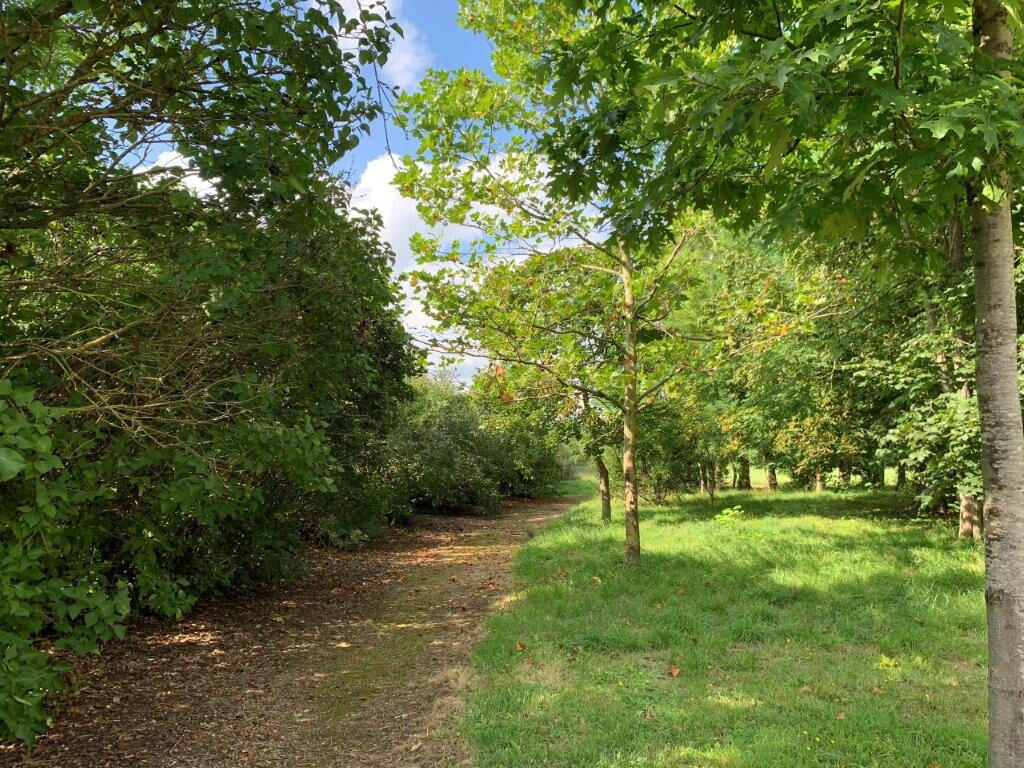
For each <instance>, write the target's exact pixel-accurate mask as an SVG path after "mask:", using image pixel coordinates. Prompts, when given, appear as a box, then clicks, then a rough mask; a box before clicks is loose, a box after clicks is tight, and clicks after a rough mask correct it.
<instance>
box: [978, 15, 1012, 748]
mask: <svg viewBox="0 0 1024 768" xmlns="http://www.w3.org/2000/svg"><path fill="white" fill-rule="evenodd" d="M973 15H974V18H973V28H974V29H973V31H974V42H975V46H976V48H977V49H978V56H979V58H981V57H984V56H991V57H993V58H995V59H1007V58H1010V56H1011V55H1012V53H1013V35H1012V33H1011V31H1010V27H1009V24H1008V22H1007V9H1006V7H1005V6H1004V5H1003V3H1001V2H999V1H998V0H974V5H973ZM1007 76H1008V73H1007ZM1001 164H1002V158H1001V157H1000V156H999V155H998V154H997V155H996V156H995V157H993V158H991V159H990V167H992V168H993V170H994V171H995V172H996V174H997V176H996V177H997V179H998V181H999V184H1000V185H1001V186H1002V191H1003V196H1002V199H1001V200H1000V201H999V203H998V204H997V205H996V206H994V207H986V206H985V204H984V201H983V200H982V199H980V197H979V195H978V194H976V191H975V194H974V195H972V200H971V228H972V230H973V233H974V307H975V334H976V341H975V343H976V345H977V347H976V348H977V387H978V410H979V413H980V416H981V470H982V479H983V484H984V488H985V506H984V517H985V523H986V525H985V537H986V545H985V605H986V612H987V615H988V651H989V677H988V734H989V735H988V739H989V741H988V745H989V751H988V754H989V763H988V764H989V766H990V768H1021V766H1024V422H1022V419H1021V407H1020V385H1019V382H1018V380H1017V307H1016V295H1015V288H1014V253H1013V222H1012V220H1011V204H1012V201H1011V199H1010V185H1009V183H1008V180H1007V178H1006V175H1005V173H1003V172H1002V170H1001V168H1000V166H1001Z"/></svg>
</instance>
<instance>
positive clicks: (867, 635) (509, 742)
mask: <svg viewBox="0 0 1024 768" xmlns="http://www.w3.org/2000/svg"><path fill="white" fill-rule="evenodd" d="M735 505H740V506H742V507H743V508H744V513H743V514H741V515H739V516H738V517H735V518H729V516H721V517H719V518H718V519H715V517H714V516H713V515H712V512H711V510H710V509H709V506H708V503H707V500H706V499H698V498H693V499H687V500H686V501H685V502H684V503H683V504H682V505H680V506H677V507H671V508H668V507H662V508H654V509H649V510H647V511H646V513H645V514H644V520H643V527H642V539H643V547H644V555H643V562H642V565H641V566H640V568H639V569H628V568H626V567H624V566H623V565H622V564H621V550H622V533H621V517H620V518H619V519H617V520H616V524H615V525H613V526H611V527H602V526H601V525H600V523H599V522H598V517H599V508H598V506H597V504H595V502H593V501H591V502H587V503H585V504H583V505H581V506H579V507H577V508H576V509H575V510H573V511H572V512H570V513H569V514H568V515H567V516H565V517H564V518H563V519H561V520H559V521H557V522H556V523H554V524H553V525H551V526H549V527H548V528H547V529H545V530H544V531H542V532H541V533H540V534H539V535H538V536H537V537H536V538H534V539H533V540H532V541H531V542H530V543H529V544H528V545H527V546H526V547H525V548H524V549H523V550H522V551H521V553H520V555H519V558H518V562H517V573H518V577H519V579H520V587H521V591H520V592H519V594H518V595H516V596H515V598H516V599H514V600H513V601H512V602H511V604H510V606H509V607H508V608H507V609H506V610H505V611H503V612H500V613H498V614H495V615H494V616H493V617H492V618H491V620H490V621H489V623H488V627H487V632H486V636H485V638H484V640H483V641H482V643H481V644H480V645H479V646H478V647H477V649H476V650H475V652H474V668H475V671H476V675H475V678H476V679H475V683H474V686H473V689H472V692H471V694H470V698H469V702H468V706H467V709H466V712H465V715H464V722H463V730H464V733H465V734H466V736H467V738H468V741H469V744H470V745H471V748H472V749H473V752H474V755H475V759H476V763H475V765H477V766H478V767H479V768H491V767H492V766H506V767H507V768H527V767H529V766H566V767H569V766H574V767H575V766H581V767H582V766H586V767H587V768H610V767H612V766H615V767H616V768H618V767H621V768H627V767H628V768H655V767H659V768H661V767H664V766H706V767H708V768H711V767H712V766H714V767H715V768H721V767H723V766H729V767H735V768H801V767H805V766H820V767H824V766H828V767H829V768H854V767H855V766H858V767H859V766H863V767H864V768H883V767H884V768H911V767H917V768H934V767H935V766H940V767H941V768H971V767H972V766H977V767H978V768H980V767H981V766H984V765H985V764H986V757H985V665H986V650H985V625H984V606H983V585H982V580H983V575H982V571H983V558H982V552H981V550H980V548H979V547H977V546H976V545H971V544H962V543H960V542H959V541H957V540H956V539H955V538H954V534H953V531H952V528H951V526H950V524H949V523H948V522H937V521H933V520H921V519H911V518H909V517H907V516H905V515H904V512H903V510H904V509H905V508H907V507H908V504H907V502H906V501H905V500H902V499H901V498H900V497H898V496H895V495H894V494H891V493H890V494H882V493H874V494H869V493H849V494H838V493H837V494H832V493H827V494H819V495H815V494H809V493H800V494H798V493H790V494H765V493H755V494H741V493H735V492H733V493H725V494H723V495H722V497H720V498H719V500H718V503H717V504H716V508H717V510H718V511H721V510H722V509H723V508H725V507H732V506H735ZM517 644H522V645H521V646H517ZM673 668H678V674H677V676H672V674H671V670H672V669H673Z"/></svg>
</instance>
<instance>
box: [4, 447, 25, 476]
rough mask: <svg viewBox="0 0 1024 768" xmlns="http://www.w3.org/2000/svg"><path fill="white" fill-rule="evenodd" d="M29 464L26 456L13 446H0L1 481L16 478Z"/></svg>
mask: <svg viewBox="0 0 1024 768" xmlns="http://www.w3.org/2000/svg"><path fill="white" fill-rule="evenodd" d="M27 466H28V461H26V460H25V457H24V456H22V455H21V454H20V453H18V452H17V451H16V450H14V449H13V448H0V482H7V481H8V480H12V479H13V478H15V477H16V476H17V475H18V473H19V472H21V471H22V470H23V469H25V467H27Z"/></svg>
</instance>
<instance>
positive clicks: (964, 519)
mask: <svg viewBox="0 0 1024 768" xmlns="http://www.w3.org/2000/svg"><path fill="white" fill-rule="evenodd" d="M959 394H960V397H961V398H963V399H964V400H967V399H969V398H970V397H971V390H970V387H968V386H967V385H966V384H964V385H963V386H962V387H961V388H960V393H959ZM957 494H958V495H959V496H960V538H961V539H975V540H978V539H980V538H981V537H982V536H983V535H984V533H985V531H984V527H983V525H982V523H983V517H982V510H983V509H984V506H985V505H984V501H983V500H981V499H976V498H975V497H974V496H972V495H970V494H969V493H966V492H964V491H963V490H959V489H958V490H957Z"/></svg>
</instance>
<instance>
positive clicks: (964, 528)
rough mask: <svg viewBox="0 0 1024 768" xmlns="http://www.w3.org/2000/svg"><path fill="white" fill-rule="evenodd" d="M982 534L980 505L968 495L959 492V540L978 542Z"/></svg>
mask: <svg viewBox="0 0 1024 768" xmlns="http://www.w3.org/2000/svg"><path fill="white" fill-rule="evenodd" d="M982 533H983V530H982V524H981V504H979V503H978V500H977V499H976V498H974V497H973V496H971V495H970V494H967V493H963V492H961V493H960V538H961V539H975V540H978V539H980V538H981V536H982Z"/></svg>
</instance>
